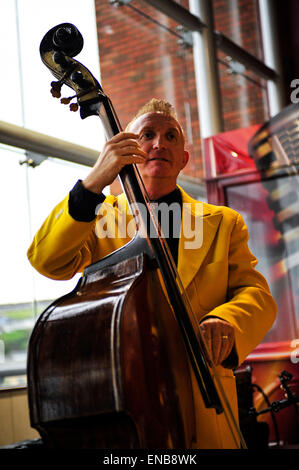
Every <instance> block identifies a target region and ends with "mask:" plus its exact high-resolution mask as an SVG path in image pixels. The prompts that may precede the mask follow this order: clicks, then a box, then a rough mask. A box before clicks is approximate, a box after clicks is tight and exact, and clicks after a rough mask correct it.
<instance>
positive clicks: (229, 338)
mask: <svg viewBox="0 0 299 470" xmlns="http://www.w3.org/2000/svg"><path fill="white" fill-rule="evenodd" d="M199 331H200V336H201V339H202V342H203V344H204V348H205V349H206V353H207V354H206V356H207V361H208V363H209V365H212V366H217V365H220V364H221V363H222V362H223V361H224V360H225V359H226V358H227V357H228V355H229V354H230V352H231V350H232V348H233V345H234V330H233V327H232V326H231V325H230V324H229V323H227V322H225V321H222V320H220V319H208V320H206V321H204V322H202V323H201V324H200V326H199Z"/></svg>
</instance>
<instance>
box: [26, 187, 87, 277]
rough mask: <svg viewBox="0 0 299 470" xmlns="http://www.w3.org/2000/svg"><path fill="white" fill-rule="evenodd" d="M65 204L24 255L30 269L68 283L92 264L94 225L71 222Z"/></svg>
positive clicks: (37, 235)
mask: <svg viewBox="0 0 299 470" xmlns="http://www.w3.org/2000/svg"><path fill="white" fill-rule="evenodd" d="M68 200H69V196H67V197H66V198H65V199H64V200H63V201H62V202H61V203H60V204H58V205H57V206H56V207H55V208H54V209H53V211H52V212H51V214H50V215H49V216H48V217H47V219H46V220H45V222H44V223H43V225H42V226H41V228H40V229H39V230H38V232H37V233H36V235H35V237H34V239H33V241H32V243H31V245H30V247H29V249H28V252H27V256H28V259H29V261H30V263H31V264H32V266H33V267H34V268H35V269H36V270H37V271H38V272H39V273H41V274H43V275H44V276H47V277H50V278H51V279H60V280H61V279H71V278H72V277H73V276H74V275H75V274H76V273H77V272H82V271H83V269H84V268H85V267H86V266H88V265H89V264H91V263H92V262H93V253H94V252H95V246H96V236H95V233H94V224H95V221H91V222H79V221H76V220H75V219H73V218H72V217H71V215H70V214H69V208H68Z"/></svg>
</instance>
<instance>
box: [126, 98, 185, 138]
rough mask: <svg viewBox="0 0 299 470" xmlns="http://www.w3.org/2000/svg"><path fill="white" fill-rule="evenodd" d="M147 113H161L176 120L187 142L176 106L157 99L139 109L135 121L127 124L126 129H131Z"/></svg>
mask: <svg viewBox="0 0 299 470" xmlns="http://www.w3.org/2000/svg"><path fill="white" fill-rule="evenodd" d="M147 113H161V114H165V116H170V117H172V118H174V119H175V120H176V121H177V123H178V125H179V127H180V129H181V132H182V136H183V139H184V141H185V134H184V131H183V129H182V126H181V125H180V123H179V121H178V117H177V113H176V110H175V108H174V106H173V105H172V104H171V103H169V102H168V101H165V100H161V99H157V98H152V99H151V100H150V101H148V102H147V103H145V104H144V105H143V106H141V108H139V110H138V111H137V113H136V114H135V116H134V117H133V119H131V121H130V122H129V124H127V126H126V129H129V127H130V126H131V125H132V124H133V123H134V122H135V121H136V119H138V118H139V116H142V115H143V114H147Z"/></svg>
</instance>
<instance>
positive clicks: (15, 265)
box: [0, 147, 89, 386]
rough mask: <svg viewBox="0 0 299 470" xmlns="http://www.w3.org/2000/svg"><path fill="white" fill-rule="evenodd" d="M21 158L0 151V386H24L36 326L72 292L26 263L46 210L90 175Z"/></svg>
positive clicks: (68, 286)
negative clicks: (54, 304)
mask: <svg viewBox="0 0 299 470" xmlns="http://www.w3.org/2000/svg"><path fill="white" fill-rule="evenodd" d="M24 159H25V155H24V152H22V151H20V150H16V149H7V148H4V147H3V148H1V149H0V168H1V174H2V175H4V177H3V178H2V184H1V188H0V198H1V201H2V217H3V219H2V220H3V222H4V223H3V227H2V230H1V233H0V239H1V272H0V286H1V290H0V386H14V385H23V384H24V383H25V376H24V371H25V367H26V356H27V345H28V339H29V336H30V333H31V329H32V327H33V325H34V322H35V320H36V318H37V315H39V314H40V313H41V312H42V311H43V310H44V308H45V307H46V306H47V305H49V303H50V302H51V301H52V300H54V299H56V298H58V297H60V296H61V295H64V294H66V293H68V292H70V291H71V290H72V289H73V288H74V286H75V285H76V283H77V281H78V278H79V276H80V275H79V274H78V275H77V276H76V277H75V278H73V279H72V280H70V281H53V280H50V279H47V278H46V277H44V276H41V275H40V274H38V273H37V272H36V271H35V270H34V269H33V268H32V266H31V265H30V263H29V261H28V259H27V255H26V253H27V249H28V247H29V245H30V243H31V240H32V236H33V234H34V233H35V231H36V230H37V228H38V227H39V226H40V225H41V224H42V222H43V221H44V219H45V218H46V216H47V215H48V213H49V212H50V210H51V209H52V208H53V207H54V206H55V205H56V204H57V203H58V202H59V201H60V200H61V199H62V198H64V197H65V196H66V195H67V193H68V191H69V190H70V189H71V188H72V186H73V185H74V184H75V182H76V180H77V179H79V178H84V176H85V174H86V173H87V171H89V169H88V168H87V167H82V166H80V165H74V164H70V163H64V162H62V161H57V160H53V159H48V160H46V161H44V162H43V163H42V164H41V165H40V166H39V167H36V168H35V169H33V168H29V169H28V168H27V167H26V166H25V165H22V166H21V165H20V163H19V162H20V161H22V160H24ZM21 370H23V375H22V376H18V377H16V376H15V375H18V374H19V372H20V371H21Z"/></svg>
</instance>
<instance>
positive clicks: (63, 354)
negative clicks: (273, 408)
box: [27, 23, 242, 449]
mask: <svg viewBox="0 0 299 470" xmlns="http://www.w3.org/2000/svg"><path fill="white" fill-rule="evenodd" d="M82 48H83V38H82V35H81V33H80V32H79V31H78V29H77V28H76V27H75V26H74V25H72V24H70V23H63V24H60V25H58V26H56V27H54V28H52V29H51V30H50V31H49V32H48V33H47V34H46V35H45V36H44V38H43V40H42V42H41V44H40V54H41V59H42V61H43V63H44V64H45V65H46V66H47V67H48V68H49V69H50V71H51V72H52V74H53V75H54V77H56V79H57V80H56V81H53V82H52V83H51V85H52V89H51V92H52V95H53V96H54V97H57V98H59V97H60V96H61V87H62V85H64V84H65V85H67V86H69V87H70V88H72V89H73V90H74V91H75V95H74V96H71V97H70V98H62V99H61V101H62V103H64V104H66V103H70V102H71V101H72V100H73V99H76V100H77V102H76V103H72V104H71V105H70V107H71V110H76V109H77V108H78V107H80V116H81V118H82V119H85V118H87V117H88V116H92V115H96V116H99V117H100V119H101V121H102V123H103V126H104V129H105V132H106V135H107V137H108V138H111V137H112V136H113V135H115V134H117V133H118V132H120V131H121V125H120V123H119V120H118V118H117V115H116V113H115V111H114V108H113V105H112V103H111V101H110V99H109V97H107V95H105V93H104V91H103V89H102V87H101V86H100V84H99V83H98V81H97V80H96V79H95V78H94V76H93V75H92V74H91V72H90V71H89V70H88V69H87V68H86V67H85V66H83V65H82V64H81V63H80V62H78V61H77V60H75V59H74V56H76V55H77V54H78V53H79V52H80V51H81V50H82ZM119 178H120V181H121V185H122V188H123V191H124V193H125V195H126V197H127V200H128V204H129V206H130V208H131V210H132V214H133V216H134V221H135V224H136V234H135V236H134V238H133V239H132V240H131V241H130V242H129V243H128V244H126V245H125V246H124V247H122V248H120V249H119V250H117V251H115V252H113V253H111V254H110V255H108V256H106V257H105V258H103V259H101V260H99V261H98V262H96V263H94V264H92V265H90V266H88V267H87V268H85V270H84V272H83V275H82V277H81V278H80V280H79V282H78V284H77V286H76V287H75V289H74V290H73V291H72V292H70V293H68V294H66V295H65V296H63V297H61V298H59V299H57V300H56V301H54V302H53V303H52V304H51V305H50V306H49V307H48V308H47V309H46V310H45V311H44V312H43V313H42V314H41V315H40V317H39V318H38V320H37V322H36V324H35V326H34V329H33V331H32V334H31V337H30V342H29V348H28V367H27V375H28V398H29V410H30V421H31V425H32V427H34V428H35V429H37V430H38V432H39V433H40V435H41V437H42V440H43V443H44V445H45V446H46V447H48V448H62V449H65V448H77V449H84V448H85V449H88V448H93V449H96V448H98V449H99V448H102V449H105V448H109V449H121V448H126V449H138V448H143V449H145V448H146V449H172V448H173V449H185V448H189V447H190V445H191V442H192V440H193V438H194V432H195V422H194V416H195V410H194V404H193V391H192V378H191V375H192V374H194V377H195V379H196V381H197V385H198V388H199V390H200V393H201V395H202V398H203V401H204V403H205V406H206V407H208V408H211V407H213V408H215V410H216V412H217V413H223V412H224V413H227V406H226V405H225V406H224V402H225V399H223V396H222V397H220V395H222V391H221V389H220V388H219V387H220V384H219V383H218V385H217V386H216V385H215V382H214V380H215V379H214V378H212V376H211V372H210V369H209V367H208V364H207V361H206V358H205V354H204V351H203V347H202V344H201V342H200V340H199V337H198V334H197V333H196V321H195V319H194V318H195V317H194V315H193V313H192V309H191V305H190V302H189V300H188V297H187V294H186V292H185V291H184V289H183V286H182V283H181V281H180V279H179V275H178V273H177V270H176V266H175V263H174V262H173V259H172V256H171V253H170V251H169V248H168V246H167V243H166V242H165V240H164V238H163V235H162V234H161V229H160V226H159V224H158V222H157V220H156V218H155V215H154V213H153V212H152V210H151V206H150V200H149V197H148V195H147V192H146V189H145V187H144V184H143V182H142V179H141V176H140V174H139V172H138V169H137V166H136V165H127V166H125V167H124V168H123V169H122V170H121V173H120V175H119ZM140 204H142V206H143V207H144V208H146V211H145V212H144V211H138V210H136V207H137V208H138V207H139V205H140ZM148 221H150V223H148ZM153 233H154V236H153V235H152V234H153ZM149 234H151V236H150V235H149ZM162 284H163V285H162ZM229 419H230V420H231V419H233V418H232V416H231V417H230V418H229ZM238 438H239V437H237V438H236V439H238ZM240 438H241V440H242V436H241V437H240Z"/></svg>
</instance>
